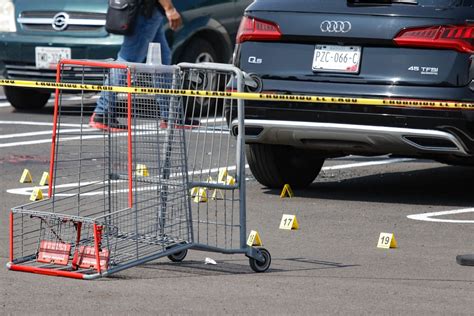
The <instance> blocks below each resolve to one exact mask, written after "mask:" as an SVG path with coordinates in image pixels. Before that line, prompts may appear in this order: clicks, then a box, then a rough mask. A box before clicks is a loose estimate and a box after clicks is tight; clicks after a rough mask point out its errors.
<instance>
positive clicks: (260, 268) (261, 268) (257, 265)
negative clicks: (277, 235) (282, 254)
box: [249, 248, 272, 273]
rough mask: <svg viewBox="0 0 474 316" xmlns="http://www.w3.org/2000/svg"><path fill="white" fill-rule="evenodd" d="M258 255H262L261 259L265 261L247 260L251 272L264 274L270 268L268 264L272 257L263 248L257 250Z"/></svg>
mask: <svg viewBox="0 0 474 316" xmlns="http://www.w3.org/2000/svg"><path fill="white" fill-rule="evenodd" d="M258 250H260V253H261V254H262V256H263V258H264V259H265V260H264V261H263V262H260V261H258V260H256V259H254V258H249V263H250V267H251V268H252V270H253V271H255V272H257V273H260V272H265V271H267V270H268V268H270V264H271V263H272V256H270V252H269V251H268V250H267V249H265V248H258Z"/></svg>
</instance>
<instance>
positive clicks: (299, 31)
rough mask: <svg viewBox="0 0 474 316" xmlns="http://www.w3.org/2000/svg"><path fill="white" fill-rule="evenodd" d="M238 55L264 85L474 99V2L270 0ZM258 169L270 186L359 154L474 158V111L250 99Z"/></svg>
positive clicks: (252, 10) (250, 138)
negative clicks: (329, 161) (328, 161)
mask: <svg viewBox="0 0 474 316" xmlns="http://www.w3.org/2000/svg"><path fill="white" fill-rule="evenodd" d="M237 43H238V45H237V48H236V58H235V64H236V65H238V66H239V67H241V68H242V70H244V71H245V72H247V73H249V74H251V75H252V76H253V77H254V78H256V82H257V83H258V86H257V88H254V89H255V90H256V91H263V92H268V93H279V94H310V95H314V94H316V95H331V96H341V97H366V98H387V97H392V98H399V99H400V98H406V99H413V98H416V99H434V100H456V101H463V102H472V101H473V100H474V81H473V78H474V66H473V63H472V60H473V56H474V1H472V0H398V1H397V0H391V1H390V0H372V1H370V0H352V1H351V0H313V1H304V0H292V1H286V0H265V1H259V0H257V1H255V2H254V3H253V4H252V5H250V6H249V7H248V8H247V10H246V12H245V17H244V18H243V20H242V23H241V26H240V30H239V34H238V35H237ZM246 127H247V130H246V133H247V143H249V147H248V151H249V152H248V160H249V164H250V168H251V170H252V172H253V174H254V175H255V177H256V178H257V180H258V181H259V182H261V183H262V184H264V185H266V186H269V187H281V186H282V185H283V184H284V183H291V184H292V185H294V186H300V187H302V186H306V185H308V184H310V183H311V182H312V181H313V180H314V179H315V178H316V176H317V175H318V173H319V171H320V169H321V166H322V164H323V162H324V160H325V158H329V157H340V156H345V155H350V154H357V155H367V156H370V155H384V154H393V155H399V156H406V157H419V158H428V159H435V160H438V161H442V162H447V163H452V164H473V163H474V111H472V110H468V109H462V108H459V109H441V108H423V109H420V108H414V107H409V106H408V107H407V106H403V107H401V106H397V105H396V104H393V105H387V106H377V107H376V106H369V105H366V106H365V105H356V104H354V103H351V102H346V104H333V103H329V102H328V103H324V102H323V103H322V104H319V103H318V104H314V103H297V102H291V101H288V102H267V101H247V103H246Z"/></svg>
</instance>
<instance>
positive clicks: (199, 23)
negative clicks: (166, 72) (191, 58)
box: [172, 18, 233, 63]
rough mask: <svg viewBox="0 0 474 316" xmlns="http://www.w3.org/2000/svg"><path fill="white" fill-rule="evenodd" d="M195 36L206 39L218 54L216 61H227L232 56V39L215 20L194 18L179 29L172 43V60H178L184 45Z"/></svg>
mask: <svg viewBox="0 0 474 316" xmlns="http://www.w3.org/2000/svg"><path fill="white" fill-rule="evenodd" d="M196 38H202V39H204V40H206V41H208V42H209V43H210V44H211V45H212V47H213V48H214V50H215V51H216V53H217V54H218V56H219V60H218V62H223V63H227V62H229V61H230V59H231V57H232V50H233V49H232V41H231V39H230V36H229V33H228V32H227V30H226V29H225V28H224V26H222V25H221V24H220V23H219V22H218V21H217V20H214V19H211V18H207V19H196V20H195V21H193V22H192V23H191V24H190V25H187V26H186V27H185V28H183V29H182V30H180V31H179V32H178V34H176V36H175V41H174V42H173V45H172V61H173V63H178V62H180V58H181V56H182V55H183V52H184V50H185V49H186V47H187V46H188V45H189V44H190V43H191V42H192V41H193V40H194V39H196Z"/></svg>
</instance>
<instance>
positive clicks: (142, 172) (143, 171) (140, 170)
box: [136, 163, 150, 177]
mask: <svg viewBox="0 0 474 316" xmlns="http://www.w3.org/2000/svg"><path fill="white" fill-rule="evenodd" d="M136 174H137V176H141V177H148V176H149V175H150V174H149V173H148V168H147V166H146V165H144V164H140V163H139V164H137V170H136Z"/></svg>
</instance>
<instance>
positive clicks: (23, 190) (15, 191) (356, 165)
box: [7, 159, 413, 196]
mask: <svg viewBox="0 0 474 316" xmlns="http://www.w3.org/2000/svg"><path fill="white" fill-rule="evenodd" d="M410 160H413V159H385V160H381V161H380V160H378V161H369V162H362V163H351V164H346V165H338V166H328V167H323V168H322V170H336V169H348V168H359V167H369V166H376V165H383V164H391V163H400V162H406V161H410ZM221 168H225V167H221ZM221 168H213V169H204V170H197V171H190V172H189V175H193V174H195V175H196V174H207V173H217V172H219V169H221ZM236 168H237V167H236V166H228V167H227V170H229V171H233V170H235V169H236ZM245 168H246V169H248V168H249V165H245ZM77 185H78V183H68V184H63V185H62V186H61V187H62V188H64V187H75V186H77ZM58 187H59V186H58ZM34 188H35V187H25V188H16V189H9V190H7V193H11V194H18V195H28V196H30V195H31V192H33V189H34ZM43 189H47V187H43ZM147 189H149V190H153V188H147ZM155 189H156V188H155ZM118 192H124V191H123V190H120V191H117V192H116V193H118ZM98 194H102V192H89V193H87V195H98ZM56 196H70V194H68V195H61V194H56Z"/></svg>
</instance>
